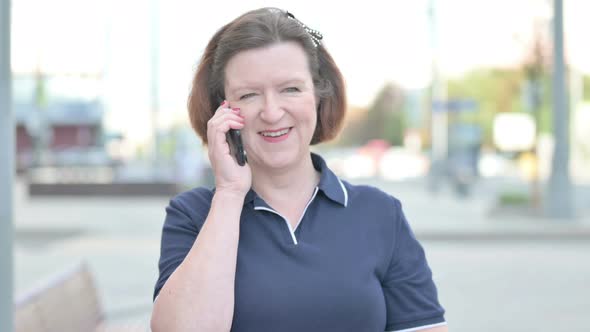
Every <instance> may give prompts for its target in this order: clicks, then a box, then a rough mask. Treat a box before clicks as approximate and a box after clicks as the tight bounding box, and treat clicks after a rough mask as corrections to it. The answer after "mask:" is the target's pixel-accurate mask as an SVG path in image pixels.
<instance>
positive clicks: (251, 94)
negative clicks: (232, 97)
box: [240, 93, 256, 100]
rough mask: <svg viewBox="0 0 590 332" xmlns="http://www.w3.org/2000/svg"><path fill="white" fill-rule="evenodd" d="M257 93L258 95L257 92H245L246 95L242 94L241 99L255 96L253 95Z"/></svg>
mask: <svg viewBox="0 0 590 332" xmlns="http://www.w3.org/2000/svg"><path fill="white" fill-rule="evenodd" d="M255 95H256V94H255V93H247V94H245V95H243V96H241V97H240V100H244V99H247V98H250V97H253V96H255Z"/></svg>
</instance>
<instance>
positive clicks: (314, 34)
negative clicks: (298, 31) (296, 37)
mask: <svg viewBox="0 0 590 332" xmlns="http://www.w3.org/2000/svg"><path fill="white" fill-rule="evenodd" d="M287 16H288V17H289V18H291V19H293V20H295V22H297V23H298V24H299V25H300V26H301V27H302V28H303V29H305V31H307V33H308V34H309V36H310V37H311V40H312V42H313V45H314V46H315V47H318V45H320V44H321V41H322V39H323V38H324V36H323V35H322V34H321V33H320V32H319V31H317V30H314V29H311V28H309V27H308V26H307V25H305V24H303V22H301V21H300V20H298V19H296V18H295V15H293V14H291V13H289V12H288V11H287Z"/></svg>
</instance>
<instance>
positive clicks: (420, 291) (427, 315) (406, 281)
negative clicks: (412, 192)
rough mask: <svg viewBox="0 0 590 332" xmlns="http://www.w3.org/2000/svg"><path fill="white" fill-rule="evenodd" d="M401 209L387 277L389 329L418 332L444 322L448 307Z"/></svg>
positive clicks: (384, 288)
mask: <svg viewBox="0 0 590 332" xmlns="http://www.w3.org/2000/svg"><path fill="white" fill-rule="evenodd" d="M395 205H396V209H397V213H396V217H395V219H396V220H395V228H394V229H395V233H394V244H393V248H394V251H393V254H392V256H391V261H390V264H389V268H388V270H387V272H386V275H385V278H384V280H383V293H384V295H385V304H386V310H387V323H386V328H385V330H386V331H415V330H418V329H419V328H421V327H424V328H426V327H430V326H437V325H439V324H444V322H445V319H444V313H445V311H444V309H443V308H442V306H441V305H440V303H439V302H438V295H437V290H436V286H435V284H434V281H433V280H432V272H431V270H430V268H429V266H428V263H427V262H426V256H425V254H424V249H423V248H422V246H421V245H420V243H419V242H418V240H417V239H416V237H415V236H414V233H413V232H412V229H411V228H410V225H409V224H408V222H407V220H406V217H405V215H404V213H403V211H402V207H401V204H400V202H399V200H397V199H395Z"/></svg>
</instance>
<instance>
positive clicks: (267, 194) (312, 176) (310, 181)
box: [251, 155, 320, 202]
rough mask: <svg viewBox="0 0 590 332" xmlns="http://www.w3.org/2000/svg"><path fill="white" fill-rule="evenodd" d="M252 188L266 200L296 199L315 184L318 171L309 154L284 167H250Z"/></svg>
mask: <svg viewBox="0 0 590 332" xmlns="http://www.w3.org/2000/svg"><path fill="white" fill-rule="evenodd" d="M251 168H252V189H254V191H256V193H257V194H258V195H259V196H261V197H262V198H263V199H264V200H265V201H266V202H269V200H272V201H282V200H284V199H292V198H293V199H296V198H299V196H302V195H303V196H305V197H306V195H307V194H308V192H309V191H313V189H314V188H315V187H316V186H317V184H318V183H319V179H320V173H319V172H318V171H316V170H315V168H314V167H313V163H312V161H311V155H308V157H307V158H302V160H301V162H299V163H298V164H297V165H293V166H292V167H289V168H286V169H267V168H260V167H252V165H251Z"/></svg>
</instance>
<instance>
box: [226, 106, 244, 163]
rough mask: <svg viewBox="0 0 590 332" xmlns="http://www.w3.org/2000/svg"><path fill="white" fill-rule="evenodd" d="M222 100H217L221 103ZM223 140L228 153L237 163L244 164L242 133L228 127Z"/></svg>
mask: <svg viewBox="0 0 590 332" xmlns="http://www.w3.org/2000/svg"><path fill="white" fill-rule="evenodd" d="M222 102H223V100H221V101H219V104H221V105H223V104H222ZM225 140H226V141H227V144H228V145H229V150H230V154H231V155H232V156H233V157H234V159H235V160H236V162H237V163H238V165H240V166H244V165H245V164H246V162H247V161H248V159H247V158H246V150H244V143H243V142H242V133H241V132H240V130H239V129H230V130H229V131H228V132H227V133H225Z"/></svg>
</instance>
